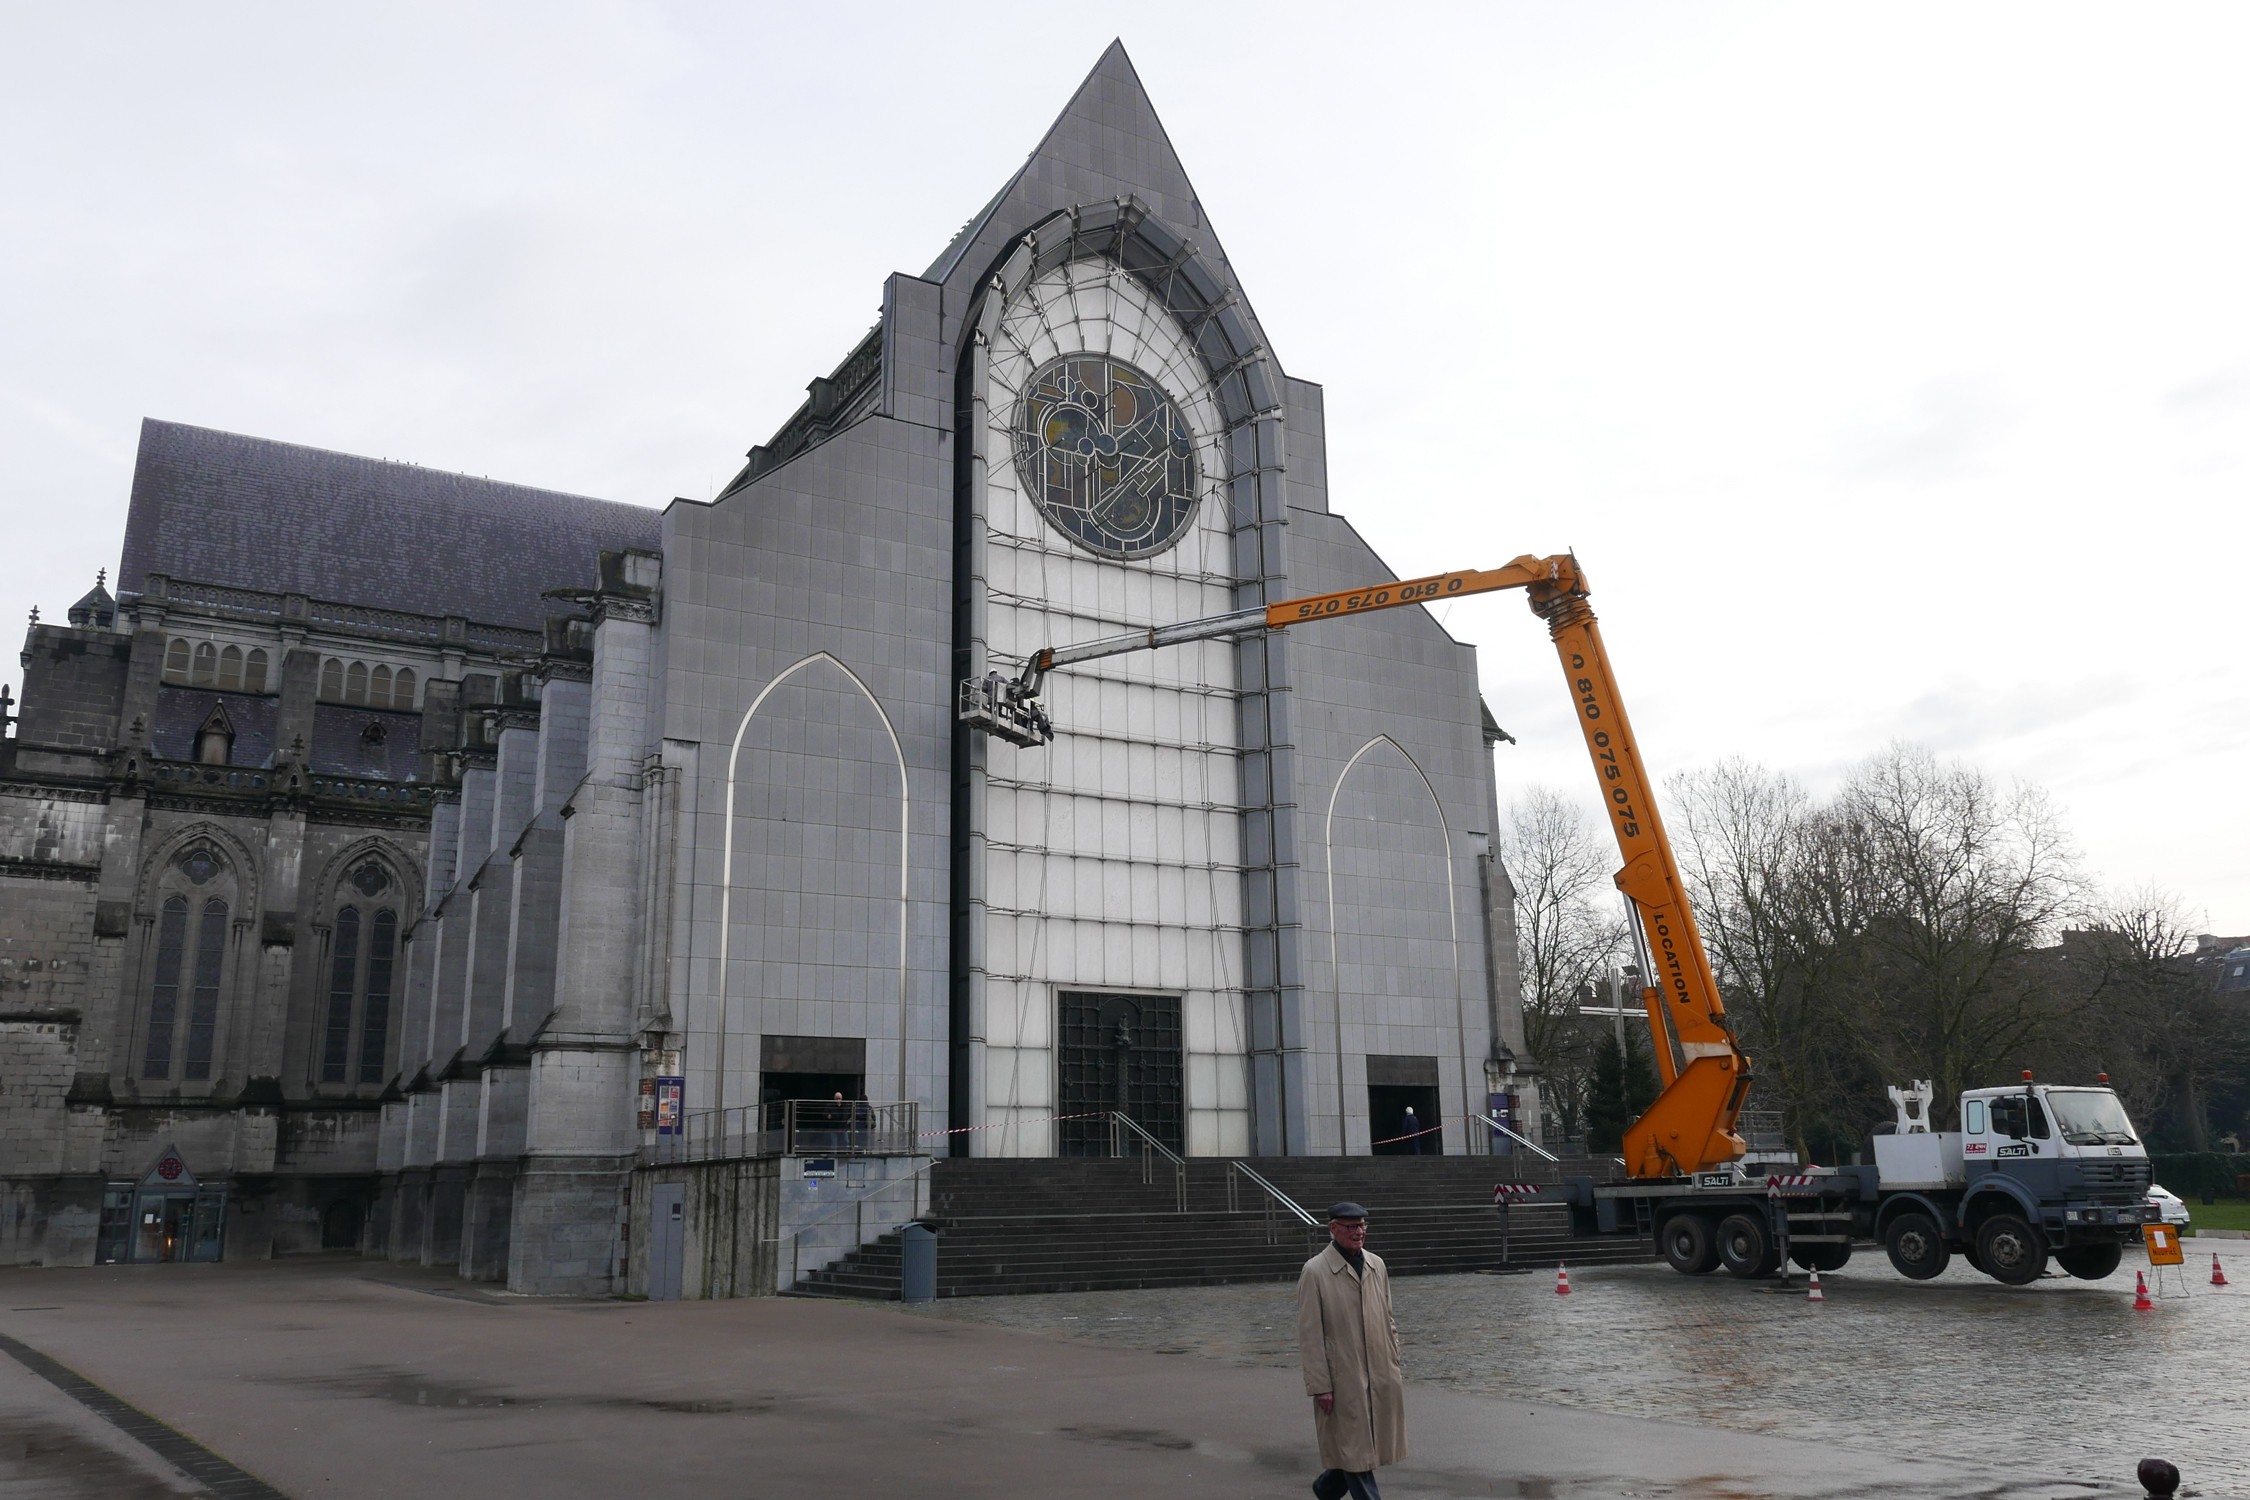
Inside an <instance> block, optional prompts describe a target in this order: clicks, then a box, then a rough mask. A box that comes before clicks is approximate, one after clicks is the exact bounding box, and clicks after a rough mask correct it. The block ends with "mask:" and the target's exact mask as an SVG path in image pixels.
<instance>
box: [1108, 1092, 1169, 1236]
mask: <svg viewBox="0 0 2250 1500" xmlns="http://www.w3.org/2000/svg"><path fill="white" fill-rule="evenodd" d="M1128 1150H1138V1151H1139V1153H1140V1157H1141V1181H1142V1182H1144V1183H1154V1182H1155V1181H1156V1159H1157V1158H1158V1157H1159V1156H1161V1157H1163V1158H1164V1159H1165V1160H1166V1161H1168V1162H1170V1163H1171V1164H1172V1182H1173V1187H1174V1189H1175V1191H1176V1193H1177V1196H1178V1202H1179V1209H1180V1212H1181V1213H1183V1214H1184V1213H1186V1212H1187V1163H1186V1162H1185V1161H1182V1160H1181V1159H1180V1154H1179V1153H1178V1152H1177V1151H1174V1150H1173V1149H1172V1148H1171V1147H1170V1146H1167V1145H1165V1144H1164V1143H1163V1142H1162V1141H1160V1140H1158V1139H1157V1138H1156V1137H1155V1136H1153V1135H1150V1134H1149V1133H1148V1132H1147V1131H1146V1130H1143V1129H1142V1128H1141V1127H1140V1124H1139V1122H1138V1121H1136V1120H1135V1119H1134V1118H1133V1117H1132V1116H1131V1115H1129V1114H1126V1113H1125V1112H1124V1111H1122V1110H1115V1109H1113V1110H1111V1111H1110V1112H1109V1154H1110V1155H1111V1156H1123V1155H1125V1153H1126V1152H1127V1151H1128Z"/></svg>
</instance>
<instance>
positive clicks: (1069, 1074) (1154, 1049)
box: [1055, 990, 1186, 1156]
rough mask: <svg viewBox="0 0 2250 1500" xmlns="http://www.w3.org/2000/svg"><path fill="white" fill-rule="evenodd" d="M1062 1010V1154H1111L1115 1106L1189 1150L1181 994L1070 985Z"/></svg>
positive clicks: (1160, 1136) (1060, 1001)
mask: <svg viewBox="0 0 2250 1500" xmlns="http://www.w3.org/2000/svg"><path fill="white" fill-rule="evenodd" d="M1058 1009H1059V1011H1060V1014H1059V1016H1058V1018H1057V1019H1058V1020H1059V1021H1060V1023H1061V1024H1060V1026H1059V1028H1058V1031H1059V1035H1060V1039H1061V1043H1062V1046H1061V1048H1060V1056H1059V1057H1058V1059H1057V1062H1058V1064H1059V1066H1058V1068H1057V1072H1058V1074H1059V1078H1058V1082H1059V1084H1060V1092H1059V1095H1058V1099H1057V1108H1056V1110H1055V1113H1057V1114H1059V1115H1062V1116H1065V1117H1066V1118H1064V1119H1063V1120H1062V1121H1061V1122H1060V1127H1061V1128H1060V1130H1059V1131H1058V1132H1057V1143H1058V1145H1059V1147H1060V1150H1061V1154H1062V1155H1064V1156H1106V1155H1108V1154H1109V1149H1110V1132H1109V1120H1108V1118H1107V1116H1108V1115H1109V1113H1110V1112H1111V1111H1112V1110H1114V1111H1116V1112H1117V1113H1119V1114H1122V1115H1125V1116H1126V1117H1128V1118H1129V1119H1131V1120H1132V1122H1133V1123H1134V1124H1136V1125H1138V1126H1140V1127H1141V1128H1142V1129H1143V1130H1145V1131H1147V1132H1148V1133H1149V1134H1150V1135H1153V1136H1155V1137H1156V1138H1157V1139H1158V1140H1160V1141H1162V1142H1163V1143H1164V1144H1165V1145H1166V1146H1167V1147H1169V1148H1170V1149H1172V1150H1174V1151H1180V1152H1183V1154H1184V1150H1185V1140H1184V1135H1185V1132H1184V1128H1183V1127H1184V1124H1185V1117H1186V1111H1185V1109H1184V1107H1183V1095H1184V1092H1185V1091H1184V1087H1183V1084H1184V1078H1183V1064H1182V1061H1181V1054H1180V997H1179V996H1177V995H1105V994H1097V993H1089V992H1087V991H1083V990H1064V991H1063V992H1062V994H1061V995H1060V996H1059V997H1058ZM1070 1116H1085V1117H1087V1118H1079V1119H1073V1118H1068V1117H1070Z"/></svg>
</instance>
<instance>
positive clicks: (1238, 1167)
mask: <svg viewBox="0 0 2250 1500" xmlns="http://www.w3.org/2000/svg"><path fill="white" fill-rule="evenodd" d="M1245 1177H1247V1178H1249V1179H1250V1185H1251V1186H1252V1187H1255V1188H1257V1189H1258V1190H1259V1192H1260V1193H1261V1194H1262V1195H1263V1196H1262V1197H1261V1198H1260V1200H1259V1201H1260V1202H1261V1203H1263V1204H1264V1205H1265V1212H1266V1243H1267V1244H1269V1245H1272V1244H1277V1243H1279V1239H1280V1236H1279V1234H1278V1231H1277V1226H1278V1223H1279V1221H1278V1219H1277V1218H1276V1217H1275V1212H1274V1210H1275V1207H1276V1205H1279V1206H1280V1207H1281V1208H1282V1209H1285V1210H1287V1211H1288V1213H1289V1214H1290V1216H1291V1217H1293V1218H1294V1219H1296V1220H1297V1222H1298V1224H1299V1225H1301V1226H1302V1227H1304V1228H1306V1229H1318V1228H1320V1227H1321V1223H1320V1220H1318V1219H1316V1218H1314V1217H1313V1216H1312V1214H1311V1212H1310V1211H1309V1210H1307V1209H1306V1207H1305V1206H1304V1205H1303V1204H1302V1203H1299V1202H1298V1201H1297V1200H1296V1199H1294V1198H1292V1197H1290V1196H1289V1195H1288V1194H1287V1193H1285V1192H1283V1191H1282V1190H1281V1189H1280V1188H1277V1187H1275V1186H1274V1185H1273V1184H1272V1183H1270V1182H1268V1181H1266V1179H1265V1177H1264V1176H1263V1175H1262V1174H1261V1173H1260V1172H1259V1171H1258V1169H1257V1168H1256V1167H1253V1166H1251V1165H1250V1164H1249V1163H1248V1162H1246V1161H1230V1162H1228V1163H1227V1212H1228V1213H1230V1214H1238V1213H1241V1212H1242V1179H1243V1178H1245Z"/></svg>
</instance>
